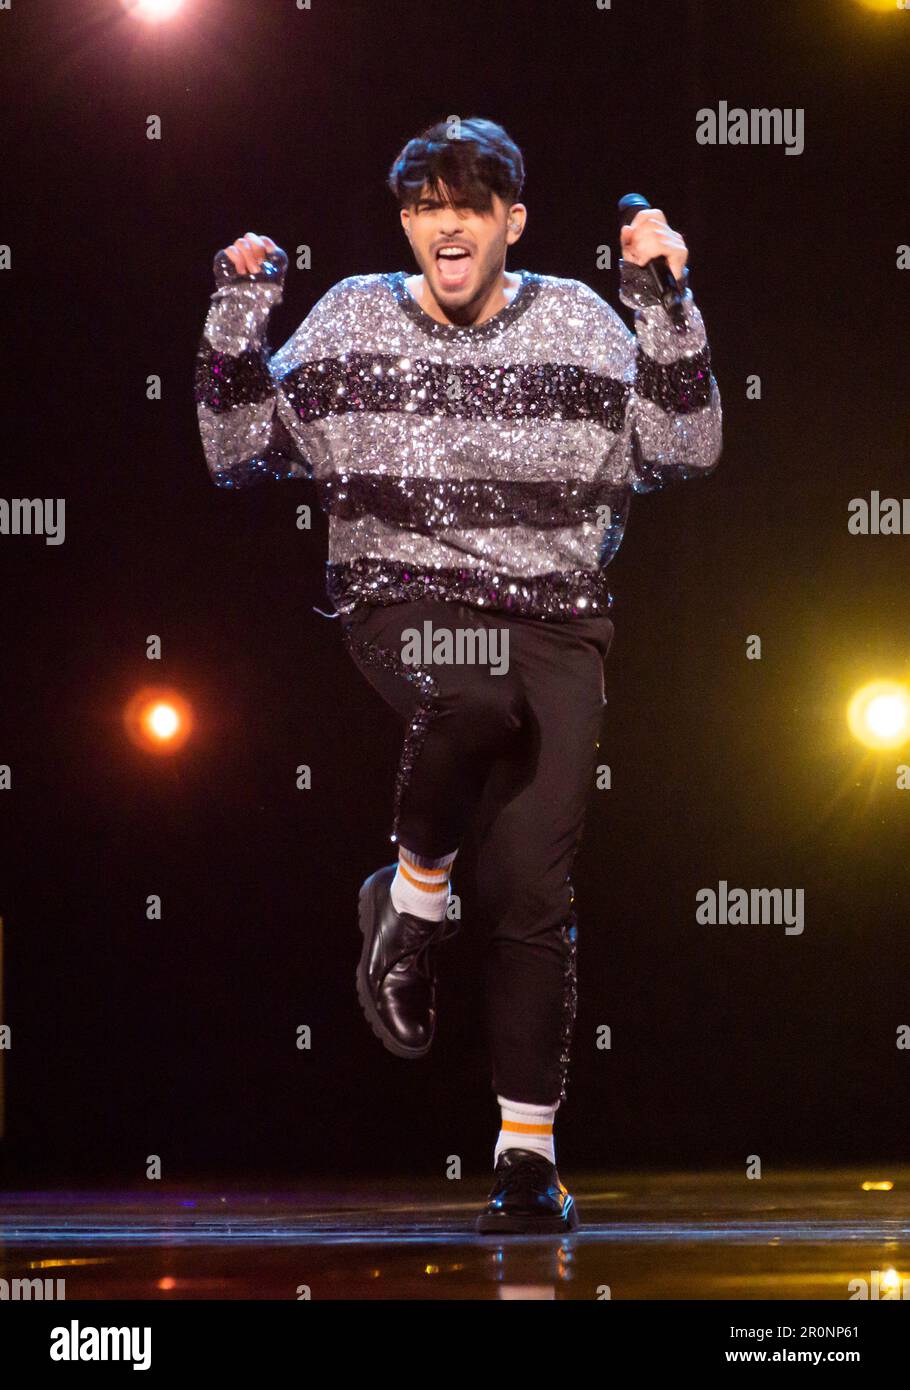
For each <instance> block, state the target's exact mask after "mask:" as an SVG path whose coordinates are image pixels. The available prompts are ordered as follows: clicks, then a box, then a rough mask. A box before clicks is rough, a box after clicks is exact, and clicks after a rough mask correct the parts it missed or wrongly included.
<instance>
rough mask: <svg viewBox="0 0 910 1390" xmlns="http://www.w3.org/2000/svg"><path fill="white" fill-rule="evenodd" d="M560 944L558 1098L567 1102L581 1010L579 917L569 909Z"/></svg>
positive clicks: (562, 927) (561, 927)
mask: <svg viewBox="0 0 910 1390" xmlns="http://www.w3.org/2000/svg"><path fill="white" fill-rule="evenodd" d="M559 932H560V943H561V946H562V952H563V958H562V959H563V968H562V1032H561V1036H560V1050H559V1099H560V1100H565V1099H566V1081H567V1078H568V1075H569V1062H570V1061H571V1056H572V1039H573V1037H574V1034H575V1016H576V1013H577V1010H578V917H577V915H576V913H575V910H574V908H570V909H569V912H568V915H567V916H566V919H565V921H564V922H563V923H562V924H561V926H560V929H559Z"/></svg>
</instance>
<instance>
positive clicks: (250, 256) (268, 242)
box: [224, 232, 285, 275]
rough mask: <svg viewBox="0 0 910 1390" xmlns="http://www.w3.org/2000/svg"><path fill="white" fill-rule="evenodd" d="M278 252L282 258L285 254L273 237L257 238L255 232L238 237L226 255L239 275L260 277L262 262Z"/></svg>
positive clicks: (227, 247)
mask: <svg viewBox="0 0 910 1390" xmlns="http://www.w3.org/2000/svg"><path fill="white" fill-rule="evenodd" d="M276 251H277V252H278V253H279V255H280V256H284V254H285V253H284V252H283V251H282V250H281V247H280V246H276V245H275V243H274V241H272V238H271V237H267V236H257V235H256V233H255V232H247V234H246V236H242V237H238V238H237V240H236V241H235V242H233V243H232V245H230V246H226V247H225V248H224V254H225V255H226V256H227V258H228V260H229V261H230V262H231V265H232V266H233V267H234V269H235V270H236V271H237V274H238V275H258V274H259V271H260V270H261V269H262V262H263V261H264V260H265V259H266V257H267V256H268V257H271V256H272V255H273V253H274V252H276Z"/></svg>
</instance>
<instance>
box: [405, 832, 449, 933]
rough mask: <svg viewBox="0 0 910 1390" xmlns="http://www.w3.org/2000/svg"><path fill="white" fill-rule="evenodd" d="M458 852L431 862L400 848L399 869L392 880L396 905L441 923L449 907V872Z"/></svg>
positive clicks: (422, 856) (412, 913)
mask: <svg viewBox="0 0 910 1390" xmlns="http://www.w3.org/2000/svg"><path fill="white" fill-rule="evenodd" d="M457 853H458V851H457V850H453V851H452V853H451V854H444V855H442V857H441V858H440V859H427V858H426V857H425V856H424V855H420V854H415V853H414V852H413V850H409V849H405V848H404V846H403V845H399V846H398V868H397V870H396V872H395V877H394V878H393V879H392V887H391V897H392V906H393V907H394V909H395V911H396V912H409V913H411V915H412V916H414V917H423V918H424V919H425V920H427V921H430V922H441V921H442V919H443V917H445V915H446V909H447V907H448V905H449V869H450V868H451V866H452V864H453V863H454V861H455V856H456V854H457Z"/></svg>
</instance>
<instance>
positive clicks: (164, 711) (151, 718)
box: [145, 705, 180, 738]
mask: <svg viewBox="0 0 910 1390" xmlns="http://www.w3.org/2000/svg"><path fill="white" fill-rule="evenodd" d="M145 718H146V724H147V725H148V729H149V733H151V734H154V735H155V738H173V737H174V735H175V733H176V732H177V730H178V729H179V728H180V715H179V714H178V713H177V711H176V710H175V709H174V706H173V705H152V707H151V709H150V710H149V712H148V714H147V715H146V717H145Z"/></svg>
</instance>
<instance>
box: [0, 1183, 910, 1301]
mask: <svg viewBox="0 0 910 1390" xmlns="http://www.w3.org/2000/svg"><path fill="white" fill-rule="evenodd" d="M883 1179H884V1180H887V1181H890V1182H891V1184H892V1187H891V1189H890V1190H873V1191H863V1190H862V1184H863V1182H864V1181H867V1180H883ZM487 1185H488V1184H487V1182H486V1181H485V1180H483V1179H480V1180H478V1179H476V1178H472V1179H471V1180H470V1181H468V1180H465V1181H464V1182H463V1183H461V1184H459V1188H460V1190H459V1191H458V1193H457V1194H455V1193H453V1192H452V1190H451V1189H452V1186H453V1185H452V1184H448V1183H445V1182H443V1181H434V1182H429V1181H428V1180H426V1179H420V1180H417V1181H407V1180H405V1179H399V1180H397V1181H394V1182H376V1183H371V1184H364V1183H363V1182H360V1183H357V1182H354V1181H348V1182H343V1183H340V1184H339V1183H334V1184H330V1183H329V1182H327V1181H326V1180H324V1179H318V1180H314V1181H313V1182H312V1183H308V1184H300V1185H299V1186H298V1187H296V1188H294V1189H288V1188H285V1189H283V1190H281V1191H276V1192H262V1191H259V1192H255V1191H249V1190H240V1189H234V1188H226V1187H222V1188H220V1189H218V1190H213V1189H212V1188H198V1189H192V1190H191V1189H188V1188H179V1189H178V1188H173V1187H172V1188H169V1189H164V1190H162V1189H160V1188H157V1189H153V1188H152V1187H151V1185H150V1186H149V1188H148V1189H143V1190H141V1191H140V1190H133V1191H130V1192H102V1191H85V1192H77V1191H66V1192H9V1191H8V1192H3V1193H0V1278H2V1279H5V1280H7V1281H9V1280H12V1279H17V1278H18V1279H23V1278H30V1279H36V1278H45V1279H49V1280H55V1279H60V1278H64V1279H65V1281H66V1298H67V1299H68V1300H75V1299H83V1298H84V1299H98V1298H103V1299H108V1298H115V1299H116V1298H145V1299H151V1298H154V1299H192V1298H226V1299H234V1298H237V1299H242V1298H264V1299H298V1298H300V1297H302V1296H310V1297H312V1298H313V1299H320V1298H322V1299H338V1298H412V1299H420V1298H427V1299H435V1298H468V1299H476V1298H494V1299H504V1298H518V1299H528V1298H532V1299H533V1298H542V1299H547V1298H550V1299H553V1298H559V1299H564V1298H571V1299H578V1298H581V1299H597V1298H606V1297H609V1298H614V1299H677V1298H689V1299H692V1298H694V1299H744V1298H745V1299H787V1300H789V1299H806V1298H812V1299H815V1298H823V1299H831V1300H841V1301H846V1300H848V1299H849V1298H850V1296H851V1292H852V1291H854V1290H856V1289H857V1288H862V1287H868V1288H869V1289H870V1290H871V1291H872V1296H873V1297H875V1296H878V1297H884V1296H885V1294H886V1293H887V1292H888V1291H889V1290H890V1291H891V1292H892V1296H894V1293H895V1290H896V1296H898V1297H899V1296H900V1293H901V1288H902V1285H901V1280H906V1281H907V1283H906V1285H904V1286H903V1289H904V1293H905V1296H908V1297H910V1200H908V1193H910V1170H908V1169H901V1170H897V1169H895V1168H893V1167H890V1166H889V1167H887V1168H886V1169H884V1170H883V1169H880V1168H875V1169H874V1170H873V1169H871V1168H870V1169H867V1170H863V1171H860V1170H846V1169H839V1170H829V1171H812V1172H796V1171H792V1170H791V1171H788V1172H786V1173H779V1174H776V1175H774V1176H773V1177H765V1178H762V1179H761V1180H759V1181H749V1180H747V1179H746V1178H745V1177H743V1176H742V1175H741V1174H732V1173H716V1172H715V1173H700V1174H685V1173H665V1174H653V1173H628V1174H621V1175H617V1174H610V1176H609V1180H608V1182H604V1180H603V1179H602V1178H599V1177H598V1176H597V1175H594V1174H590V1175H588V1176H574V1177H573V1180H572V1183H571V1186H572V1190H573V1191H574V1193H575V1196H576V1199H577V1202H578V1207H579V1211H580V1214H581V1218H582V1223H583V1224H582V1228H581V1229H580V1230H579V1231H578V1232H575V1233H573V1234H572V1235H568V1236H563V1237H552V1236H551V1237H545V1236H509V1237H505V1238H496V1237H489V1236H478V1235H475V1234H474V1232H473V1230H472V1223H473V1218H474V1215H475V1214H476V1212H477V1210H478V1208H479V1206H480V1205H481V1204H482V1202H483V1199H484V1197H485V1195H486V1187H487ZM456 1195H457V1200H453V1198H456ZM851 1281H865V1285H862V1284H856V1283H853V1282H851Z"/></svg>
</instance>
